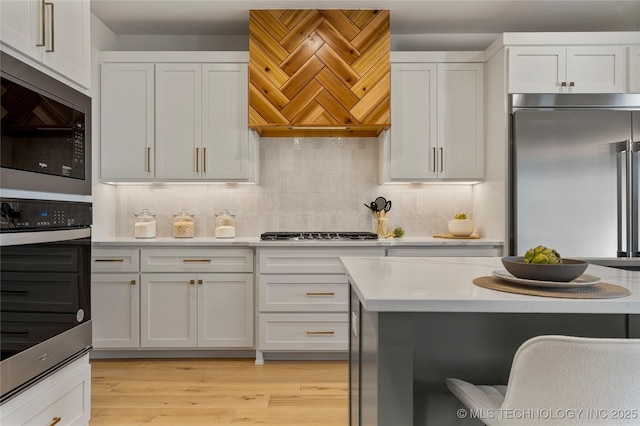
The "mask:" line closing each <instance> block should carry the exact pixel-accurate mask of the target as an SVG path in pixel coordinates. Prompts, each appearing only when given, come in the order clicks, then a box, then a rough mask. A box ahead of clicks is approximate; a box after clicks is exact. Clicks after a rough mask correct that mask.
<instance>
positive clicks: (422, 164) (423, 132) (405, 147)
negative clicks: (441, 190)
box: [380, 63, 484, 182]
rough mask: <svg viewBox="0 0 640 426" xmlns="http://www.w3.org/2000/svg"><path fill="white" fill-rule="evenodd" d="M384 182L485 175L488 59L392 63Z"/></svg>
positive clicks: (467, 178)
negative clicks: (485, 66)
mask: <svg viewBox="0 0 640 426" xmlns="http://www.w3.org/2000/svg"><path fill="white" fill-rule="evenodd" d="M391 85H392V88H391V116H392V117H391V120H392V122H393V126H392V127H391V131H390V133H389V134H385V135H384V136H383V139H382V141H381V147H382V148H381V154H380V156H381V159H382V161H381V171H380V174H381V182H385V181H399V182H402V181H404V182H425V181H435V180H449V179H450V180H469V179H473V180H477V179H482V178H483V177H484V114H483V110H484V77H483V64H477V63H461V64H427V63H400V64H391Z"/></svg>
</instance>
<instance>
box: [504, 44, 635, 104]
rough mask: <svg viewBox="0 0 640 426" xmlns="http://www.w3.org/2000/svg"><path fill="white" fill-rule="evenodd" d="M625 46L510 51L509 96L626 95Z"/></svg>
mask: <svg viewBox="0 0 640 426" xmlns="http://www.w3.org/2000/svg"><path fill="white" fill-rule="evenodd" d="M626 49H627V48H626V47H624V46H568V47H565V46H524V47H521V46H517V47H511V48H509V93H625V92H626V91H627V75H626V74H627V61H626Z"/></svg>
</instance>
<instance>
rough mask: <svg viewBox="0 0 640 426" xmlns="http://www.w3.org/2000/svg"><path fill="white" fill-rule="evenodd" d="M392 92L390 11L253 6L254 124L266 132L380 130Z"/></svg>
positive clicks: (314, 133)
mask: <svg viewBox="0 0 640 426" xmlns="http://www.w3.org/2000/svg"><path fill="white" fill-rule="evenodd" d="M390 90H391V65H390V30H389V11H388V10H252V11H250V12H249V127H251V128H254V129H257V130H258V131H259V132H260V133H261V135H262V136H292V135H305V136H318V135H322V136H328V135H331V136H375V135H377V134H378V133H379V132H380V130H382V129H383V128H385V127H388V126H389V125H390V124H391V120H390V116H391V114H390V93H391V92H390ZM300 127H304V128H305V129H299V128H300ZM296 128H297V129H296ZM330 128H334V129H332V130H327V129H330ZM339 128H342V130H338V129H339Z"/></svg>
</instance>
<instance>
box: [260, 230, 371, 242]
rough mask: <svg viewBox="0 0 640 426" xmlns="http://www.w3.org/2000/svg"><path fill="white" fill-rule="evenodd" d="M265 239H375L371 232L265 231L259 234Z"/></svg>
mask: <svg viewBox="0 0 640 426" xmlns="http://www.w3.org/2000/svg"><path fill="white" fill-rule="evenodd" d="M260 239H261V240H265V241H296V240H377V239H378V235H377V234H374V233H373V232H265V233H263V234H261V235H260Z"/></svg>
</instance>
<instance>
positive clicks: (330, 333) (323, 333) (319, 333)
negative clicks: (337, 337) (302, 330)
mask: <svg viewBox="0 0 640 426" xmlns="http://www.w3.org/2000/svg"><path fill="white" fill-rule="evenodd" d="M334 334H336V332H335V331H307V336H333V335H334Z"/></svg>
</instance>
